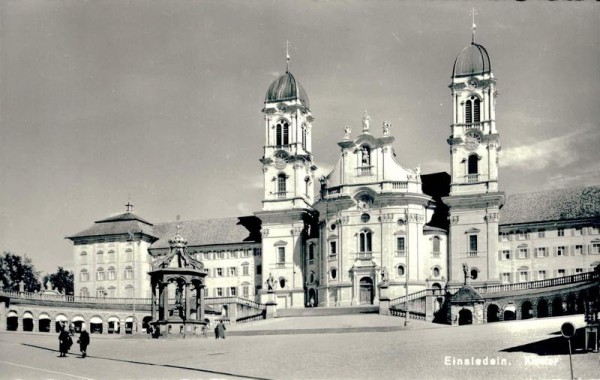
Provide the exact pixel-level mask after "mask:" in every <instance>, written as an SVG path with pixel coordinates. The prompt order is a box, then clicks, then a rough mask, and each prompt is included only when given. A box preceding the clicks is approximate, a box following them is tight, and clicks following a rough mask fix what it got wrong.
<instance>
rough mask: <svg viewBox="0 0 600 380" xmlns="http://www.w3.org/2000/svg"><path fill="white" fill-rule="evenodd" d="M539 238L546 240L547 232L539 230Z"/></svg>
mask: <svg viewBox="0 0 600 380" xmlns="http://www.w3.org/2000/svg"><path fill="white" fill-rule="evenodd" d="M538 237H539V238H545V237H546V230H544V229H539V230H538Z"/></svg>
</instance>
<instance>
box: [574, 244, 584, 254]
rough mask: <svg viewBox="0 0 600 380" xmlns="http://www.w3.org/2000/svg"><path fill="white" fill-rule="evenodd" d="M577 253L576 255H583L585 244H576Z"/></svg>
mask: <svg viewBox="0 0 600 380" xmlns="http://www.w3.org/2000/svg"><path fill="white" fill-rule="evenodd" d="M575 254H576V255H583V245H576V246H575Z"/></svg>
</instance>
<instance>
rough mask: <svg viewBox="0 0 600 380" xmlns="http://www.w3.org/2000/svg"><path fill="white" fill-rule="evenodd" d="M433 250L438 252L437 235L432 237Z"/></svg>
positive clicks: (438, 240) (438, 241) (438, 242)
mask: <svg viewBox="0 0 600 380" xmlns="http://www.w3.org/2000/svg"><path fill="white" fill-rule="evenodd" d="M433 252H434V253H440V238H439V236H434V237H433Z"/></svg>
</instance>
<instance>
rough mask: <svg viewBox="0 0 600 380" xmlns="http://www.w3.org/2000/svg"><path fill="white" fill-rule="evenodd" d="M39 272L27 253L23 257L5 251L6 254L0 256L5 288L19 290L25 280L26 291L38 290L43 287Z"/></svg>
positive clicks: (0, 275) (1, 277) (0, 271)
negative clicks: (20, 284)
mask: <svg viewBox="0 0 600 380" xmlns="http://www.w3.org/2000/svg"><path fill="white" fill-rule="evenodd" d="M39 274H40V272H38V271H36V270H35V267H34V266H33V264H32V262H31V259H30V258H29V257H27V255H25V256H24V257H21V256H19V255H16V254H14V253H11V252H6V251H5V252H4V256H0V280H1V281H2V287H3V288H4V289H5V290H14V291H18V290H19V283H20V282H21V281H23V282H24V285H25V286H24V290H25V291H26V292H37V291H39V290H40V289H41V288H42V285H41V283H40V280H39Z"/></svg>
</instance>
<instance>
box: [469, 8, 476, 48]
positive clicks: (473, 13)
mask: <svg viewBox="0 0 600 380" xmlns="http://www.w3.org/2000/svg"><path fill="white" fill-rule="evenodd" d="M469 14H470V15H471V16H473V32H472V35H471V43H472V44H474V43H475V29H477V25H475V15H476V14H477V10H476V9H475V8H473V9H472V10H471V12H470V13H469Z"/></svg>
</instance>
